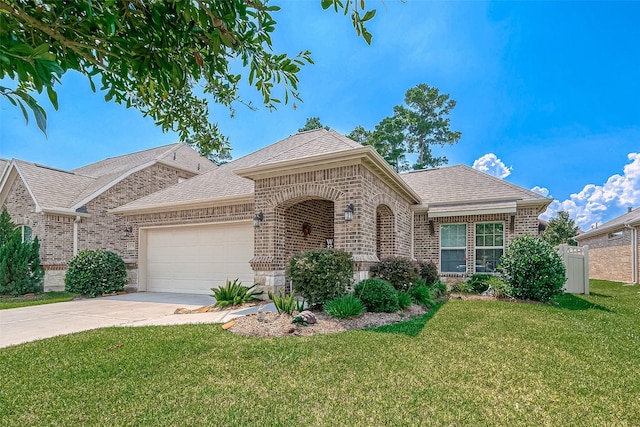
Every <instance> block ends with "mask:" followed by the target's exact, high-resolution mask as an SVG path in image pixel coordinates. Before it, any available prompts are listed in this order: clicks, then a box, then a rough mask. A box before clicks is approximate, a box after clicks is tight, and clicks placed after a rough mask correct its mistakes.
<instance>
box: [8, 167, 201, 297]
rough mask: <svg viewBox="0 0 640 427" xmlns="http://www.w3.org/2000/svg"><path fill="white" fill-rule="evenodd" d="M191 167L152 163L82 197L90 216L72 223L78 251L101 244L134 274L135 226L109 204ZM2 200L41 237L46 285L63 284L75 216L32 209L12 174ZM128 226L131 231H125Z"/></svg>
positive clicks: (160, 185)
mask: <svg viewBox="0 0 640 427" xmlns="http://www.w3.org/2000/svg"><path fill="white" fill-rule="evenodd" d="M192 176H194V174H193V173H190V172H185V171H181V170H178V169H174V168H171V167H167V166H164V165H158V164H156V165H152V166H150V167H148V168H145V169H143V170H141V171H138V172H135V173H133V174H131V175H130V176H128V177H126V178H125V179H123V180H122V181H120V182H119V183H117V184H116V185H114V186H113V187H111V188H110V189H108V190H107V191H105V192H104V193H102V194H101V195H99V196H98V197H96V198H95V199H93V200H91V201H90V202H88V203H87V205H86V208H87V211H88V212H89V214H90V215H91V216H90V217H88V218H87V217H83V218H81V219H80V221H79V222H78V223H77V230H78V247H77V249H78V251H81V250H83V249H105V250H109V251H113V252H115V253H117V254H118V255H120V256H121V257H122V258H123V260H124V261H125V263H126V265H127V268H128V269H129V270H130V271H129V272H128V273H129V278H130V280H133V278H135V277H136V271H137V262H138V260H137V250H138V248H137V241H138V240H137V230H133V227H132V226H133V224H132V223H131V222H129V221H127V220H126V219H125V218H124V217H122V216H117V215H114V214H111V213H109V212H108V210H110V209H113V208H116V207H118V206H121V205H123V204H125V203H128V202H131V201H133V200H136V199H139V198H141V197H144V196H146V195H149V194H151V193H153V192H156V191H159V190H162V189H164V188H167V187H169V186H170V185H174V184H176V183H177V182H178V180H179V179H188V178H191V177H192ZM5 206H6V207H7V210H8V212H9V214H10V215H11V218H12V220H13V221H14V222H15V223H16V224H19V225H28V226H30V227H31V228H32V229H33V235H34V236H38V239H39V240H40V243H41V246H40V259H41V263H42V266H43V267H44V269H45V280H44V288H45V290H47V291H48V290H60V289H63V288H64V271H65V270H66V264H67V262H68V261H69V259H71V258H72V257H73V234H74V233H73V229H74V221H75V220H76V218H75V216H65V215H54V214H47V213H42V212H36V211H35V210H36V206H35V203H34V201H33V199H32V198H31V195H30V194H29V192H28V191H27V189H26V187H25V185H24V183H23V182H22V180H21V179H16V181H15V182H14V184H13V186H12V188H11V191H10V193H9V196H8V197H7V200H6V201H5ZM126 227H131V228H132V232H131V233H129V232H125V228H126Z"/></svg>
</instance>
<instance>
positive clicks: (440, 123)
mask: <svg viewBox="0 0 640 427" xmlns="http://www.w3.org/2000/svg"><path fill="white" fill-rule="evenodd" d="M405 104H406V105H396V106H395V107H393V111H394V114H393V116H391V117H386V118H384V119H383V120H382V121H381V122H380V123H378V124H377V125H376V127H375V129H374V130H373V131H369V130H366V129H365V128H364V127H362V126H357V127H356V128H355V129H354V130H353V131H352V132H351V133H350V134H349V135H348V137H349V138H351V139H353V140H354V141H357V142H359V143H361V144H363V145H371V146H373V147H374V148H375V149H376V151H377V152H378V153H379V154H380V155H381V156H382V157H384V159H385V160H386V161H387V162H388V163H389V164H390V165H391V166H392V167H393V168H394V169H395V170H396V171H397V172H402V171H406V170H409V169H410V167H409V162H408V160H407V154H409V153H416V154H418V157H417V160H416V163H415V164H414V165H412V168H413V169H425V168H430V167H438V166H440V165H443V164H446V163H447V158H446V157H433V154H432V152H431V145H434V144H438V145H440V146H445V145H448V144H449V145H450V144H455V143H456V142H458V140H459V139H460V137H461V135H462V134H461V133H460V132H457V131H452V130H451V129H450V122H449V117H448V115H449V113H450V112H451V110H452V109H453V108H454V107H455V105H456V102H455V101H454V100H452V99H449V95H448V94H440V92H439V91H438V89H437V88H432V87H430V86H429V85H427V84H425V83H422V84H419V85H417V86H416V87H414V88H411V89H409V90H407V92H406V93H405Z"/></svg>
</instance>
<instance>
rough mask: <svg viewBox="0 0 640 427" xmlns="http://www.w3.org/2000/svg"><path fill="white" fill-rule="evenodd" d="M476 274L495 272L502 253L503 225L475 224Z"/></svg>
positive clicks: (500, 223)
mask: <svg viewBox="0 0 640 427" xmlns="http://www.w3.org/2000/svg"><path fill="white" fill-rule="evenodd" d="M475 249H476V266H475V271H476V273H493V272H494V271H496V267H497V266H498V262H499V261H500V257H501V256H502V254H503V253H504V223H502V222H479V223H476V248H475Z"/></svg>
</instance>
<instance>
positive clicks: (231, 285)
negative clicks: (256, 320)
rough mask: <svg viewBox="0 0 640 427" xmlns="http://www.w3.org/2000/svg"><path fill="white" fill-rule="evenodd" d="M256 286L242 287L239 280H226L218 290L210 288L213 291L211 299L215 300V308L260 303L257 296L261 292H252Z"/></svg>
mask: <svg viewBox="0 0 640 427" xmlns="http://www.w3.org/2000/svg"><path fill="white" fill-rule="evenodd" d="M255 287H256V285H253V286H251V287H247V286H243V285H242V282H240V279H235V280H234V281H233V282H231V281H229V280H227V283H226V284H225V285H224V286H222V287H219V288H211V290H212V291H213V295H211V296H212V297H214V298H215V299H216V303H215V304H214V305H215V306H216V307H220V308H224V307H227V306H230V305H240V304H244V303H247V302H252V301H260V298H257V295H261V294H262V292H257V291H255V290H253V289H254V288H255Z"/></svg>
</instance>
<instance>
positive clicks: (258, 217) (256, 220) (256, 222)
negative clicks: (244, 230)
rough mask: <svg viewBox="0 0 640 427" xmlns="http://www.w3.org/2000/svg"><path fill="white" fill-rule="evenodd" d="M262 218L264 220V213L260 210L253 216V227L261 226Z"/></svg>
mask: <svg viewBox="0 0 640 427" xmlns="http://www.w3.org/2000/svg"><path fill="white" fill-rule="evenodd" d="M262 220H264V214H263V213H262V211H260V213H257V214H256V216H254V217H253V228H258V227H260V223H262Z"/></svg>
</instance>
